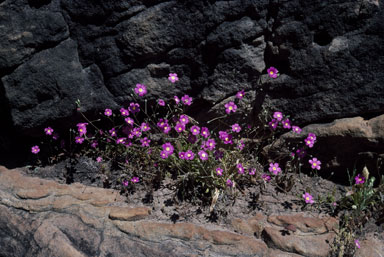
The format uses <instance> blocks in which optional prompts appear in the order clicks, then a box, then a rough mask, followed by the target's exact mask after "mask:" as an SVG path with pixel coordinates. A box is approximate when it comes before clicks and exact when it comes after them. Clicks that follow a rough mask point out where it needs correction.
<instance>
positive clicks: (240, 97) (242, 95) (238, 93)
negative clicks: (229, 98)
mask: <svg viewBox="0 0 384 257" xmlns="http://www.w3.org/2000/svg"><path fill="white" fill-rule="evenodd" d="M236 97H237V98H238V99H242V98H243V97H244V89H243V90H240V91H239V92H237V94H236Z"/></svg>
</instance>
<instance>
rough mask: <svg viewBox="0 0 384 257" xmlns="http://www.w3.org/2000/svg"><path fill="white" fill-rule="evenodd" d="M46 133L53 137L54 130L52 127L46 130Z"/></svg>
mask: <svg viewBox="0 0 384 257" xmlns="http://www.w3.org/2000/svg"><path fill="white" fill-rule="evenodd" d="M44 131H45V134H46V135H52V133H53V129H52V128H51V127H48V128H45V129H44Z"/></svg>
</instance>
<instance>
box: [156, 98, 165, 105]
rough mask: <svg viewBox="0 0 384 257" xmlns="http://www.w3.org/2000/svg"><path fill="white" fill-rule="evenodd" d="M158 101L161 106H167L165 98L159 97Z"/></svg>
mask: <svg viewBox="0 0 384 257" xmlns="http://www.w3.org/2000/svg"><path fill="white" fill-rule="evenodd" d="M157 103H158V104H159V105H160V106H165V102H164V100H163V99H159V100H157Z"/></svg>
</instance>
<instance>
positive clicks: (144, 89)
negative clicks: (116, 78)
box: [135, 84, 147, 96]
mask: <svg viewBox="0 0 384 257" xmlns="http://www.w3.org/2000/svg"><path fill="white" fill-rule="evenodd" d="M135 93H136V94H138V95H139V96H144V95H145V94H146V93H147V87H146V86H145V85H142V84H136V88H135Z"/></svg>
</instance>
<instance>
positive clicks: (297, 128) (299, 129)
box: [292, 126, 301, 134]
mask: <svg viewBox="0 0 384 257" xmlns="http://www.w3.org/2000/svg"><path fill="white" fill-rule="evenodd" d="M292 131H293V132H295V133H296V134H300V133H301V128H299V127H298V126H292Z"/></svg>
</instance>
